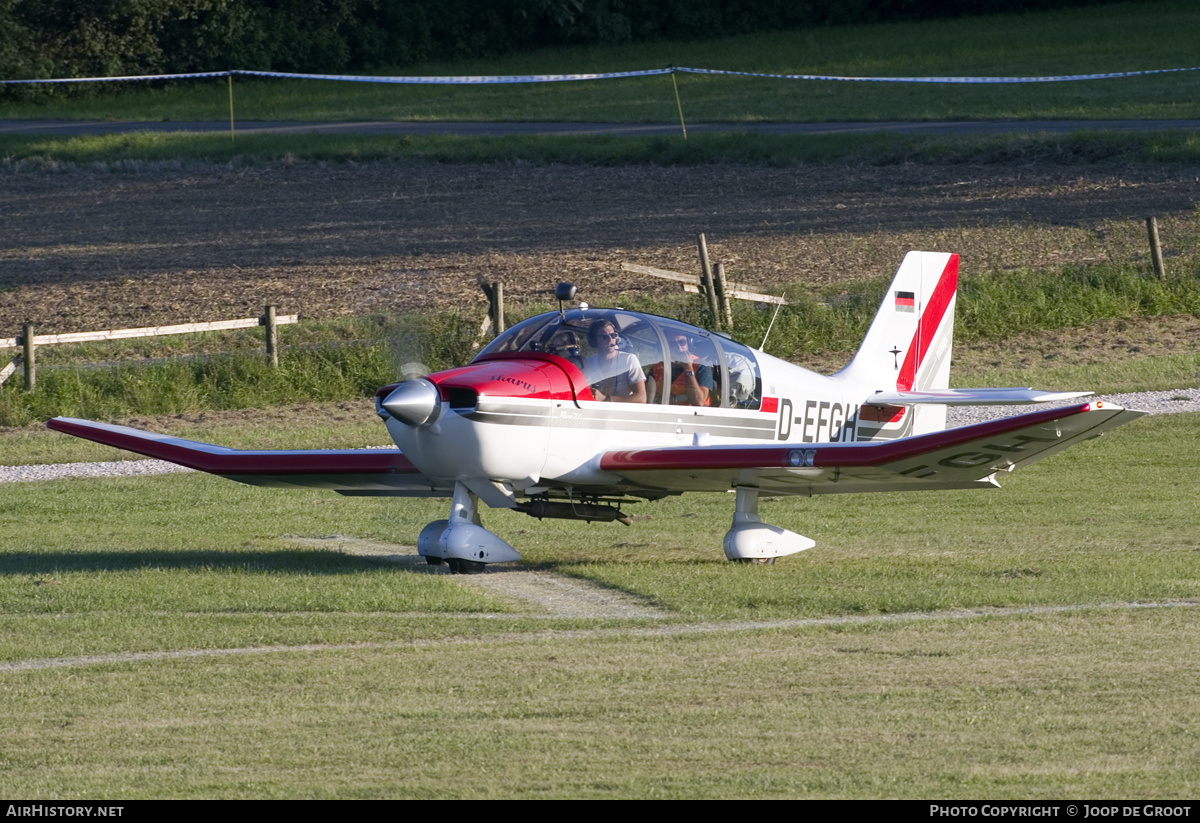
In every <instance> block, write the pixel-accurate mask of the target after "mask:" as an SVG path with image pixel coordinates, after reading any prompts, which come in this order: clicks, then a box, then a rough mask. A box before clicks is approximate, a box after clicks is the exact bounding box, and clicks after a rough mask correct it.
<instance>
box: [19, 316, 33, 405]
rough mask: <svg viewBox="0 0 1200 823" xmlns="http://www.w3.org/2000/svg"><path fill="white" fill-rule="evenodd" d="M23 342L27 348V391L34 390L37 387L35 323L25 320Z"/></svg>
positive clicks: (22, 334) (22, 332) (22, 329)
mask: <svg viewBox="0 0 1200 823" xmlns="http://www.w3.org/2000/svg"><path fill="white" fill-rule="evenodd" d="M21 344H22V345H23V346H24V348H25V391H33V390H34V389H35V388H36V387H37V361H36V360H35V359H34V358H35V357H36V354H35V352H36V350H37V347H36V346H34V343H33V323H30V322H29V321H26V322H25V325H24V326H22V327H21Z"/></svg>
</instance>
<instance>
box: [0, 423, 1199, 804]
mask: <svg viewBox="0 0 1200 823" xmlns="http://www.w3.org/2000/svg"><path fill="white" fill-rule="evenodd" d="M1198 423H1200V419H1198V417H1197V416H1196V415H1174V416H1170V417H1163V418H1154V419H1147V420H1142V421H1138V422H1137V423H1135V424H1132V425H1130V426H1127V427H1124V428H1122V429H1121V430H1119V431H1117V432H1114V433H1112V434H1110V435H1108V436H1106V437H1104V438H1102V439H1100V440H1098V441H1095V442H1093V443H1091V444H1088V445H1085V446H1082V447H1079V448H1077V449H1073V450H1071V451H1070V452H1067V453H1065V454H1062V455H1058V456H1056V457H1055V458H1053V459H1051V460H1048V461H1046V462H1045V463H1041V464H1039V465H1037V466H1035V467H1032V468H1030V469H1028V470H1025V471H1022V472H1019V473H1017V474H1016V475H1014V476H1013V477H1011V478H1008V479H1007V481H1006V482H1005V486H1006V488H1004V489H1003V490H1000V491H993V492H960V493H947V494H927V495H919V494H918V495H907V494H906V495H894V496H888V495H883V496H870V497H862V498H860V497H856V496H850V497H843V498H839V499H834V498H824V499H814V500H781V501H778V502H775V503H771V504H768V505H767V507H766V509H765V510H764V515H766V516H767V517H768V518H770V519H771V520H772V521H773V522H778V523H781V524H785V525H787V526H790V527H792V528H796V529H798V530H800V531H802V532H804V533H806V534H809V535H810V536H812V537H814V538H815V539H817V541H818V546H817V547H816V548H814V549H812V550H810V551H809V552H807V553H806V554H804V555H799V556H796V557H793V558H789V559H787V560H785V561H781V562H780V563H779V564H778V565H776V566H774V567H762V568H752V567H742V566H734V565H730V564H728V563H726V562H725V561H724V560H723V559H721V557H720V550H719V547H718V545H717V543H718V541H719V535H720V533H721V532H722V531H723V530H724V528H725V527H726V526H727V521H728V519H729V509H730V505H729V502H730V501H728V500H726V499H724V496H720V495H713V496H699V497H688V498H682V499H679V500H675V501H669V502H666V503H660V504H646V505H644V506H640V507H637V509H638V511H636V512H634V513H635V514H637V515H639V516H641V517H643V518H648V519H642V520H640V521H639V522H637V523H636V524H635V525H634V526H633V527H631V528H628V529H627V528H624V527H621V526H617V525H609V526H592V527H588V526H583V525H580V524H562V523H553V522H544V523H535V522H534V521H532V520H529V519H528V518H525V517H522V516H519V515H513V516H505V514H504V513H498V512H489V513H488V514H487V515H485V516H486V518H487V520H486V522H487V524H488V525H489V527H492V528H494V529H495V530H496V531H497V532H498V533H500V534H501V535H502V536H504V537H505V538H506V539H508V540H510V541H512V542H514V543H515V544H517V545H518V546H520V547H521V549H522V550H523V552H524V553H525V558H526V562H527V563H528V564H531V565H532V567H534V568H536V569H539V570H540V571H541V572H542V573H544V574H558V575H566V576H569V577H574V578H578V579H581V580H591V581H596V582H597V583H598V584H599V585H601V586H602V587H604V589H607V590H620V591H625V592H628V593H630V594H632V595H633V596H635V597H636V598H640V599H641V600H642V601H643V602H645V603H647V604H648V605H652V606H654V607H656V608H657V609H658V610H659V612H660V614H661V617H660V618H659V619H657V620H653V621H647V620H646V619H644V618H643V619H635V620H626V621H616V622H614V621H612V620H603V619H600V620H596V619H592V620H588V619H583V618H580V617H573V618H554V617H552V616H539V613H538V612H537V611H536V610H534V611H532V612H531V611H530V610H529V608H528V607H523V606H522V605H521V604H520V603H517V602H514V601H511V600H505V599H503V598H501V599H499V600H498V599H497V598H496V597H495V596H494V595H489V594H487V593H484V592H481V591H480V590H478V589H474V588H471V587H469V586H467V585H465V583H464V582H462V579H461V578H452V577H448V576H430V575H427V574H417V573H414V572H413V571H406V570H405V569H404V568H402V567H396V566H392V565H389V564H388V563H385V562H381V561H379V560H373V559H370V558H362V557H356V556H350V555H345V554H341V553H339V552H337V551H336V550H331V549H314V548H312V547H311V543H309V544H307V545H306V546H304V547H303V548H301V547H300V546H301V544H299V543H297V542H295V541H294V540H289V539H288V538H286V537H285V535H297V536H321V535H326V534H331V533H341V534H352V535H357V536H359V537H365V538H374V539H380V540H387V541H395V542H397V543H399V544H405V543H408V544H410V545H411V541H412V539H413V537H414V536H415V534H416V531H417V530H418V529H419V528H420V527H421V525H423V524H424V523H425V522H426V521H427V520H430V519H433V518H435V517H438V516H441V514H442V512H441V508H442V506H443V505H444V504H442V503H438V502H436V501H430V502H423V501H379V500H369V499H357V500H356V499H347V498H340V497H337V496H334V495H328V494H323V493H319V492H314V493H307V492H279V491H275V490H265V489H255V488H249V487H244V486H239V485H236V484H232V483H228V482H226V481H222V480H219V479H215V478H207V477H203V476H196V475H187V476H169V477H160V478H150V479H142V480H136V479H130V480H74V481H58V482H50V483H23V484H7V485H5V486H3V487H0V527H2V528H3V530H4V533H5V535H6V540H5V547H4V550H3V560H2V566H3V568H4V569H5V574H4V575H3V576H2V577H0V623H3V624H4V631H3V632H0V637H2V638H3V641H2V642H0V661H3V663H0V683H2V684H3V688H4V690H5V694H6V704H7V707H8V709H9V710H8V711H7V712H5V715H4V718H3V719H2V720H0V727H2V728H3V734H4V738H5V739H6V740H7V741H9V745H7V746H6V747H5V749H4V751H3V753H0V764H2V765H3V769H2V770H0V791H3V792H4V793H5V794H6V795H7V796H10V797H43V798H45V797H54V798H70V797H104V798H112V799H125V798H136V797H568V796H569V797H635V796H636V797H642V796H661V797H782V796H791V797H880V796H896V797H914V798H916V797H947V798H954V797H988V798H1001V797H1047V798H1063V797H1089V798H1093V797H1094V798H1119V797H1136V798H1169V797H1176V798H1186V797H1191V796H1194V794H1195V790H1196V787H1197V785H1200V772H1198V769H1197V766H1196V764H1197V763H1198V762H1200V757H1198V755H1200V749H1197V744H1196V740H1197V739H1198V738H1197V737H1196V735H1195V734H1194V730H1195V728H1194V722H1195V717H1196V711H1197V708H1198V702H1200V690H1197V687H1196V682H1195V678H1194V676H1193V674H1194V655H1193V654H1192V648H1193V645H1194V644H1193V643H1192V641H1191V637H1192V635H1193V634H1194V633H1195V631H1196V628H1197V619H1198V618H1200V612H1198V611H1197V610H1196V608H1195V607H1194V606H1193V607H1190V608H1189V607H1186V606H1184V607H1176V608H1159V609H1145V610H1139V609H1135V608H1130V607H1129V606H1125V605H1119V604H1129V603H1132V602H1134V601H1138V602H1157V603H1171V602H1175V603H1179V602H1190V603H1196V602H1197V600H1198V599H1200V593H1198V591H1197V587H1198V586H1200V578H1198V577H1197V575H1196V560H1195V558H1196V552H1197V551H1198V550H1200V540H1198V539H1197V537H1196V533H1195V527H1194V515H1193V513H1194V512H1195V511H1196V509H1197V506H1200V497H1198V496H1197V494H1198V492H1197V486H1196V484H1194V483H1191V482H1189V480H1188V478H1190V477H1192V476H1194V474H1195V473H1196V471H1197V470H1198V469H1200V447H1198V446H1197V443H1196V439H1195V437H1194V432H1195V429H1196V426H1197V424H1198ZM1115 467H1119V468H1115ZM333 545H337V544H336V541H334V543H333ZM397 551H399V552H402V553H403V552H405V551H408V552H411V551H412V550H411V549H408V550H404V549H397ZM494 574H495V573H494ZM491 576H494V575H491ZM1060 605H1073V606H1082V607H1084V608H1083V610H1082V611H1070V612H1056V611H1048V612H1041V611H1037V610H1036V607H1043V606H1046V607H1057V606H1060ZM1089 606H1090V607H1091V608H1089ZM1030 607H1034V608H1033V610H1025V611H1022V610H1021V609H1029V608H1030ZM1100 607H1102V608H1100ZM1014 608H1015V609H1017V611H1008V612H1006V611H1003V610H1004V609H1010V610H1011V609H1014ZM962 609H974V610H978V609H985V612H984V614H983V616H977V617H970V616H968V615H966V614H959V613H958V611H957V610H962ZM987 609H998V610H1000V611H993V612H992V613H991V615H992V616H990V617H989V616H986V614H987V612H986V610H987ZM927 610H932V614H929V615H928V616H927V618H926V619H915V618H913V617H909V618H905V617H903V615H904V614H905V613H912V612H925V611H927ZM472 615H477V616H475V617H473V616H472ZM956 615H957V616H956ZM839 616H843V617H846V618H854V619H865V622H847V623H838V622H836V621H834V622H828V618H837V617H839ZM888 616H898V617H899V619H884V618H886V617H888ZM806 618H820V620H817V621H816V622H814V623H811V624H809V623H804V622H803V621H804V619H806ZM929 618H932V619H929ZM797 621H799V622H797ZM255 648H258V649H260V650H259V651H258V652H253V651H251V652H249V653H247V652H242V653H236V654H235V653H233V651H236V650H238V649H255ZM187 650H200V651H207V653H208V655H209V656H206V657H203V658H199V659H196V658H188V657H179V656H177V655H176V654H175V653H177V652H181V651H187ZM221 650H226V651H225V652H222V651H221ZM127 653H143V654H147V653H149V654H153V653H165V656H162V657H157V658H156V657H149V658H145V659H142V660H137V659H130V658H127V657H122V655H125V654H127ZM80 656H83V657H88V656H90V657H92V658H93V659H92V660H91V661H90V662H89V661H87V660H80V661H76V662H74V663H72V662H71V661H70V660H65V659H64V658H72V657H80ZM55 659H58V660H60V661H61V664H62V667H57V668H38V667H36V666H31V665H30V664H31V662H32V661H38V660H48V661H53V660H55Z"/></svg>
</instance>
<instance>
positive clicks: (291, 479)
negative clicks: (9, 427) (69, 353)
mask: <svg viewBox="0 0 1200 823" xmlns="http://www.w3.org/2000/svg"><path fill="white" fill-rule="evenodd" d="M46 425H47V426H48V427H49V428H51V429H54V430H55V431H60V432H63V433H65V434H71V435H74V436H75V437H82V438H84V439H85V440H94V441H96V442H97V443H104V444H105V445H107V446H115V447H116V448H118V449H125V450H127V451H131V452H137V453H138V454H143V455H145V456H147V457H154V458H157V459H159V460H166V461H168V462H170V463H177V464H179V465H180V466H187V467H188V468H189V469H196V470H197V471H202V472H208V473H209V474H217V475H220V476H221V477H225V478H228V479H229V480H236V481H238V482H239V483H249V484H250V485H252V486H273V487H277V488H316V489H330V490H332V491H336V492H339V493H341V494H347V495H388V496H391V495H396V496H403V497H444V496H445V495H446V494H447V493H448V492H449V491H450V487H446V486H438V485H436V484H435V483H434V482H433V481H432V480H430V479H429V478H427V477H426V476H425V475H423V474H421V472H419V471H418V470H417V468H416V467H415V466H413V464H412V463H410V462H409V460H408V458H406V457H405V456H404V455H403V454H402V453H401V452H400V451H399V450H397V449H340V450H333V451H299V450H298V451H244V450H241V449H229V448H225V447H224V446H214V445H212V444H211V443H198V442H196V441H194V440H184V439H182V438H179V437H171V436H169V435H165V434H154V433H152V432H144V431H140V430H139V429H131V428H128V427H126V426H111V425H108V424H105V423H95V422H93V421H91V420H74V419H72V418H69V417H56V418H54V419H53V420H51V421H49V422H47V423H46Z"/></svg>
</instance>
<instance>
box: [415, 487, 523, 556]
mask: <svg viewBox="0 0 1200 823" xmlns="http://www.w3.org/2000/svg"><path fill="white" fill-rule="evenodd" d="M417 553H418V554H420V555H421V556H422V557H424V558H426V560H427V561H428V562H429V563H430V565H435V566H436V565H441V563H443V562H444V563H446V564H447V565H448V566H449V567H450V570H451V571H452V572H455V573H456V574H471V573H474V572H480V571H483V567H484V566H485V565H486V564H488V563H508V562H511V561H513V560H520V559H521V554H520V552H518V551H517V550H516V549H514V548H513V547H512V546H510V545H509V544H508V543H506V542H505V541H504V540H503V539H502V538H500V537H499V536H497V535H495V534H492V532H490V531H488V530H487V529H485V528H484V527H483V525H482V524H481V522H480V520H479V501H478V499H477V498H476V497H475V495H474V494H473V493H472V492H471V490H470V489H468V488H467V487H466V485H465V484H463V483H461V482H459V483H455V484H454V498H453V500H452V501H451V504H450V517H449V518H448V519H446V520H435V521H433V522H432V523H430V524H429V525H428V526H426V527H425V528H424V529H422V530H421V534H420V536H419V537H418V538H417Z"/></svg>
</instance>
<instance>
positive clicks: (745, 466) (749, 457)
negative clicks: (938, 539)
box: [600, 402, 1146, 495]
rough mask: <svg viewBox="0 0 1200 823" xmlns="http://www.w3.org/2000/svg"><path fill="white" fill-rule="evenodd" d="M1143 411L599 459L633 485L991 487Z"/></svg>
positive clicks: (1086, 412) (1109, 409) (1074, 412)
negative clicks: (1000, 475)
mask: <svg viewBox="0 0 1200 823" xmlns="http://www.w3.org/2000/svg"><path fill="white" fill-rule="evenodd" d="M1144 414H1146V412H1141V411H1134V410H1130V409H1123V408H1121V407H1120V406H1110V405H1108V404H1105V403H1099V402H1097V403H1088V404H1084V405H1081V406H1068V407H1065V408H1057V409H1046V410H1044V411H1038V412H1033V413H1031V414H1023V415H1019V416H1016V417H1008V418H1004V419H1001V420H992V421H989V422H987V423H979V424H977V425H974V426H964V427H962V428H957V429H948V430H946V431H940V432H934V433H932V434H925V435H920V436H918V437H906V438H902V439H899V440H891V441H887V442H884V443H813V444H811V445H810V444H796V443H791V444H780V445H772V446H682V447H675V448H664V449H638V450H634V451H612V452H607V453H606V454H604V455H602V456H601V458H600V468H601V469H603V470H604V471H607V472H611V473H613V474H616V475H620V476H621V477H623V478H624V479H625V480H626V481H628V482H630V483H633V484H635V485H637V486H641V487H643V488H653V489H666V490H669V491H676V492H678V491H726V490H728V489H731V488H735V487H737V486H747V487H750V488H757V489H759V490H760V491H762V492H765V493H767V494H800V495H814V494H841V493H849V492H875V491H919V490H922V489H970V488H986V487H988V486H998V485H999V484H998V483H997V482H996V480H995V477H994V475H995V474H996V472H1000V471H1012V470H1013V469H1017V468H1020V467H1021V466H1025V465H1028V464H1029V463H1033V462H1034V461H1036V460H1041V459H1042V458H1043V457H1048V456H1049V455H1051V454H1054V453H1055V452H1057V451H1060V450H1062V449H1065V448H1067V447H1068V446H1071V445H1074V444H1075V443H1078V442H1080V441H1083V440H1087V439H1089V438H1092V437H1096V436H1098V435H1100V434H1102V433H1103V432H1105V431H1107V430H1109V429H1111V428H1115V427H1116V426H1119V425H1121V424H1123V423H1128V422H1129V421H1130V420H1134V419H1136V418H1138V417H1141V416H1142V415H1144Z"/></svg>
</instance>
